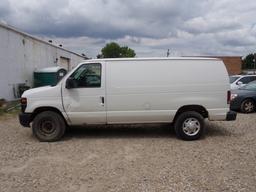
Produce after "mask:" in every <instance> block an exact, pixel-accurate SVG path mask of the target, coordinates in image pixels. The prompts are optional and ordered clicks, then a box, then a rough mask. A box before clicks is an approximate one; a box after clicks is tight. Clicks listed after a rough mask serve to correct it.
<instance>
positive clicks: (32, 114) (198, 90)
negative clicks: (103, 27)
mask: <svg viewBox="0 0 256 192" xmlns="http://www.w3.org/2000/svg"><path fill="white" fill-rule="evenodd" d="M229 90H230V84H229V77H228V73H227V70H226V68H225V66H224V64H223V62H222V61H221V60H219V59H214V58H187V57H184V58H182V57H181V58H133V59H128V58H123V59H96V60H87V61H85V62H83V63H81V64H79V65H78V66H77V67H76V68H74V69H73V70H72V71H71V72H70V73H69V74H67V75H66V76H65V77H64V78H63V79H62V80H61V81H60V82H59V83H58V84H57V85H56V86H46V87H40V88H35V89H31V90H28V91H26V92H24V94H23V95H22V98H21V107H22V113H21V114H20V116H19V119H20V123H21V124H22V125H23V126H25V127H30V125H31V124H32V131H33V134H34V135H35V136H36V137H37V138H38V139H39V140H40V141H57V140H59V139H61V137H62V136H63V135H64V133H65V130H66V127H67V126H73V125H89V124H103V125H105V124H138V123H144V124H146V123H173V125H174V129H175V132H176V134H177V136H178V137H179V138H181V139H184V140H195V139H199V138H200V137H201V136H202V134H203V130H204V120H205V119H209V120H210V121H223V120H224V121H225V120H227V121H229V120H235V119H236V113H235V112H232V111H230V110H229V102H230V91H229Z"/></svg>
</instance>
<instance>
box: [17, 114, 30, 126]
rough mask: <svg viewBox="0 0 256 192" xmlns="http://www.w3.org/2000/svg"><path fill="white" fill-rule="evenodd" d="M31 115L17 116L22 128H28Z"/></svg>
mask: <svg viewBox="0 0 256 192" xmlns="http://www.w3.org/2000/svg"><path fill="white" fill-rule="evenodd" d="M31 116H32V114H31V113H20V114H19V120H20V124H21V125H22V126H23V127H30V125H29V124H30V122H31Z"/></svg>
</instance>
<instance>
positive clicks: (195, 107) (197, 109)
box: [174, 105, 208, 121]
mask: <svg viewBox="0 0 256 192" xmlns="http://www.w3.org/2000/svg"><path fill="white" fill-rule="evenodd" d="M186 111H195V112H197V113H199V114H201V115H202V116H203V117H204V118H208V111H207V110H206V109H205V108H204V107H203V106H201V105H185V106H182V107H181V108H179V109H178V111H177V112H176V114H175V117H174V121H175V120H176V118H177V117H178V116H179V115H180V114H181V113H183V112H186Z"/></svg>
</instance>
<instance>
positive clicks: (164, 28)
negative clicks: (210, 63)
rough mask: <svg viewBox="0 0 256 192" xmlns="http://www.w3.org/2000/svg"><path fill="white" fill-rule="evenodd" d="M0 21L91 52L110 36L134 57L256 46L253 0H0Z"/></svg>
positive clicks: (230, 51) (231, 52)
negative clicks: (130, 49)
mask: <svg viewBox="0 0 256 192" xmlns="http://www.w3.org/2000/svg"><path fill="white" fill-rule="evenodd" d="M0 21H1V22H4V23H7V24H9V25H12V26H14V27H16V28H18V29H21V30H23V31H25V32H28V33H30V34H33V35H36V36H40V37H43V38H45V39H53V40H54V42H56V43H58V44H63V46H64V47H65V48H68V49H70V50H72V51H75V52H78V53H85V54H86V55H87V56H89V57H93V58H95V57H96V55H97V54H98V53H100V50H101V48H102V47H103V46H104V45H105V44H106V43H108V42H111V41H115V42H118V43H119V44H121V45H127V46H129V47H131V48H132V49H134V50H135V52H136V53H137V56H138V57H151V56H166V52H167V49H170V54H171V56H188V55H189V56H193V55H204V56H205V55H239V56H240V55H241V56H243V55H246V54H247V53H250V52H255V51H256V1H255V0H246V1H244V0H193V1H192V0H40V1H37V0H0Z"/></svg>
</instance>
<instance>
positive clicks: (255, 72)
mask: <svg viewBox="0 0 256 192" xmlns="http://www.w3.org/2000/svg"><path fill="white" fill-rule="evenodd" d="M253 69H254V74H256V53H254V66H253Z"/></svg>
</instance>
